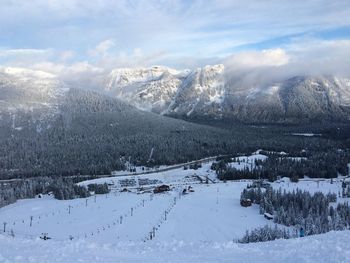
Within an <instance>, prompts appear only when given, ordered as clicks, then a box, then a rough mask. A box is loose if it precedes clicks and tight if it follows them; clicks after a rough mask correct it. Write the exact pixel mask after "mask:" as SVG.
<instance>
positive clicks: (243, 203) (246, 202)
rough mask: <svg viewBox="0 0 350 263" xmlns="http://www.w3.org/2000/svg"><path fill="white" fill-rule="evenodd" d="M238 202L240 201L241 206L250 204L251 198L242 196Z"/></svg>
mask: <svg viewBox="0 0 350 263" xmlns="http://www.w3.org/2000/svg"><path fill="white" fill-rule="evenodd" d="M240 202H241V206H243V207H248V206H251V205H252V200H250V199H248V198H242V199H241V201H240Z"/></svg>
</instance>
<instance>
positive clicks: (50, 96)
mask: <svg viewBox="0 0 350 263" xmlns="http://www.w3.org/2000/svg"><path fill="white" fill-rule="evenodd" d="M68 90H69V88H68V87H67V85H65V84H64V83H63V82H61V81H59V80H58V78H57V77H56V76H55V75H53V74H50V73H46V72H43V71H34V70H29V69H23V68H9V67H7V68H0V108H1V105H3V106H5V107H7V109H22V110H23V109H26V108H27V110H32V109H33V108H38V107H50V106H52V107H54V106H55V105H56V104H57V103H58V100H59V99H60V98H62V96H63V95H64V94H65V93H66V92H67V91H68ZM3 109H4V108H3Z"/></svg>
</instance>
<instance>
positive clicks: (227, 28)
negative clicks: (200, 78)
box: [0, 0, 350, 71]
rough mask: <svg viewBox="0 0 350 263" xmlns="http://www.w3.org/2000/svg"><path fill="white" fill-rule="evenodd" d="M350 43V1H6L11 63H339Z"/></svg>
mask: <svg viewBox="0 0 350 263" xmlns="http://www.w3.org/2000/svg"><path fill="white" fill-rule="evenodd" d="M349 41H350V2H349V0H333V1H329V0H327V1H326V0H303V1H302V0H294V1H289V0H245V1H235V0H231V1H228V0H206V1H205V0H193V1H190V0H188V1H186V0H168V1H165V0H158V1H155V0H138V1H136V0H115V1H112V0H95V1H86V0H31V1H27V0H1V1H0V64H1V65H5V66H21V67H34V68H46V69H47V70H53V71H59V70H62V69H63V68H65V67H73V66H76V67H81V68H85V69H87V68H88V69H91V70H92V69H96V70H97V69H111V68H115V67H125V66H150V65H154V64H158V65H159V64H163V65H167V66H171V67H175V68H183V67H189V68H193V67H197V66H203V65H205V64H212V63H220V62H222V61H227V60H228V59H229V58H233V59H234V61H233V62H231V63H237V64H241V61H240V59H242V57H243V58H244V63H243V64H244V65H247V63H246V62H247V61H251V62H252V61H255V60H261V59H262V57H261V56H263V57H264V58H263V59H262V60H264V61H268V60H269V57H266V56H267V55H269V56H270V55H271V54H272V56H273V58H272V60H274V61H276V63H277V64H281V63H289V62H290V61H292V62H293V61H294V62H295V61H296V60H302V59H304V60H305V59H307V60H314V59H319V58H318V57H319V56H320V55H321V54H322V55H324V54H325V52H326V54H328V56H327V57H328V59H329V58H330V57H331V58H332V59H334V60H335V61H337V59H340V60H341V59H344V56H346V55H348V53H349V52H350V50H349V48H350V44H349ZM266 50H267V51H268V52H266ZM269 50H271V52H270V51H269ZM315 50H316V51H317V50H318V51H317V52H319V53H317V52H316V53H315ZM274 51H276V52H274ZM249 56H251V57H250V58H249V59H248V60H247V57H249ZM276 56H281V61H278V59H277V57H276ZM317 63H321V62H317ZM258 64H259V63H258Z"/></svg>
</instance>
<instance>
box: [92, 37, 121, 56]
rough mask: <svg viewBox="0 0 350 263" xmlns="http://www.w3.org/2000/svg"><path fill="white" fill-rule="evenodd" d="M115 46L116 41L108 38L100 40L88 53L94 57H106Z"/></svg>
mask: <svg viewBox="0 0 350 263" xmlns="http://www.w3.org/2000/svg"><path fill="white" fill-rule="evenodd" d="M114 46H115V41H114V40H112V39H107V40H104V41H102V42H100V43H99V44H98V45H97V46H96V47H95V48H94V49H91V50H89V51H88V54H89V55H90V56H93V57H106V56H107V55H108V51H109V50H110V49H111V48H113V47H114Z"/></svg>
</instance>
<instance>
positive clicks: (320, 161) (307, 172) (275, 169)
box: [212, 150, 350, 182]
mask: <svg viewBox="0 0 350 263" xmlns="http://www.w3.org/2000/svg"><path fill="white" fill-rule="evenodd" d="M298 156H299V157H301V156H307V158H306V159H298V160H295V159H293V158H289V157H281V156H278V155H271V154H270V155H269V158H267V159H266V160H264V161H262V160H256V161H255V164H254V165H253V166H252V167H253V168H252V169H244V170H237V169H235V168H231V167H229V166H228V165H226V163H225V162H224V161H220V162H218V163H215V164H213V165H212V169H214V170H216V171H217V174H218V178H219V179H220V180H240V179H260V178H262V179H268V180H269V181H275V180H276V179H277V178H278V177H289V178H290V179H291V181H292V182H298V180H299V178H304V176H308V177H311V178H336V177H337V176H338V173H339V174H341V175H344V176H345V175H347V173H348V168H347V165H348V163H350V152H349V151H348V150H344V151H339V150H328V151H324V152H314V151H308V152H306V153H305V152H302V153H299V154H298Z"/></svg>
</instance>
